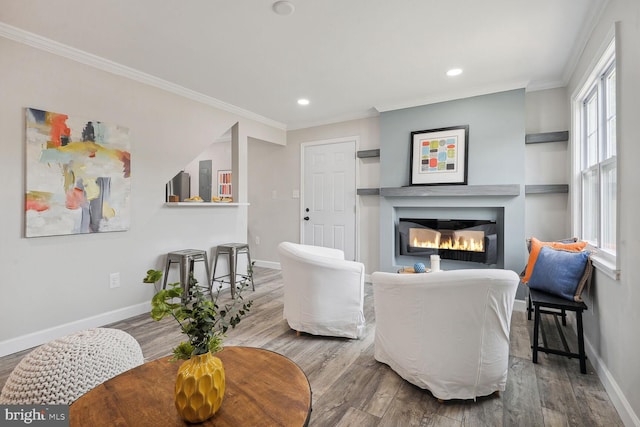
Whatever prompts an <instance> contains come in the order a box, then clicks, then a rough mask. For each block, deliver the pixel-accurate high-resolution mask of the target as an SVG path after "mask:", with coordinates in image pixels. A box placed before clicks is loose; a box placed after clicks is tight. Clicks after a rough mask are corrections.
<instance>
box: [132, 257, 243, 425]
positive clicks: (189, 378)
mask: <svg viewBox="0 0 640 427" xmlns="http://www.w3.org/2000/svg"><path fill="white" fill-rule="evenodd" d="M161 278H162V272H161V271H159V270H149V271H147V276H146V277H145V278H144V279H143V282H144V283H153V284H156V283H157V282H158V281H159V280H160V279H161ZM237 285H238V290H237V292H236V295H235V298H233V299H232V300H231V301H230V302H229V303H226V304H224V305H222V304H220V303H219V299H220V292H221V290H222V284H221V285H220V286H219V287H218V288H217V290H216V291H215V292H214V291H213V289H211V291H210V290H209V288H204V287H202V286H199V285H198V282H197V281H196V280H195V279H194V278H193V276H191V277H190V283H189V286H188V291H187V295H183V289H182V287H181V284H180V283H179V282H178V283H171V284H169V285H167V288H166V289H161V290H159V291H157V293H156V294H155V295H154V296H153V298H152V300H151V317H152V318H153V319H154V320H158V321H159V320H161V319H163V318H165V317H167V316H171V317H173V318H174V319H175V320H176V321H177V322H178V324H179V325H180V330H181V332H182V333H183V334H185V335H187V336H188V337H189V339H188V340H186V341H183V342H181V343H180V344H179V345H178V346H176V347H175V348H174V349H173V357H172V360H174V361H175V360H178V359H183V360H185V362H184V363H183V364H182V365H181V366H180V368H179V370H178V377H177V379H176V388H175V405H176V408H177V410H178V413H179V414H180V416H181V417H182V418H183V419H185V420H186V421H188V422H192V423H195V422H202V421H204V420H206V419H208V418H210V417H212V416H213V415H214V414H215V413H216V412H217V411H218V409H219V408H220V405H221V404H222V398H223V397H224V390H225V377H224V367H223V366H222V361H221V360H220V359H219V358H218V357H215V356H214V354H215V353H217V352H219V351H220V350H222V343H223V339H224V337H225V333H226V332H227V331H228V330H229V328H235V327H236V326H237V325H238V323H240V320H241V319H242V318H243V317H244V316H245V315H246V314H247V313H248V312H249V310H250V308H251V306H252V304H253V301H244V300H243V298H242V290H243V289H244V288H245V287H246V286H247V282H246V281H242V282H239V283H237Z"/></svg>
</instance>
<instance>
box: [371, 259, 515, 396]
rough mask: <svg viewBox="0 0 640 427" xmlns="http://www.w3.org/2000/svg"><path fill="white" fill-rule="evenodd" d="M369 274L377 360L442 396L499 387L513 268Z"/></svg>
mask: <svg viewBox="0 0 640 427" xmlns="http://www.w3.org/2000/svg"><path fill="white" fill-rule="evenodd" d="M371 279H372V282H373V298H374V308H375V316H376V331H375V341H374V343H375V353H374V356H375V359H376V360H378V361H380V362H382V363H385V364H387V365H389V366H390V367H391V369H393V370H394V371H395V372H397V373H398V374H399V375H400V376H401V377H402V378H404V379H405V380H407V381H409V382H410V383H412V384H414V385H416V386H418V387H420V388H424V389H428V390H430V391H431V393H432V394H433V395H434V396H435V397H436V398H438V399H442V400H448V399H475V398H476V397H477V396H486V395H489V394H492V393H494V392H496V391H504V389H505V386H506V382H507V372H508V368H509V329H510V326H511V312H512V310H513V302H514V299H515V293H516V289H517V287H518V282H519V277H518V275H517V274H516V273H515V272H513V271H508V270H497V269H473V270H453V271H441V272H437V273H423V274H393V273H381V272H375V273H373V274H372V276H371Z"/></svg>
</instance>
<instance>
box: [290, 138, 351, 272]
mask: <svg viewBox="0 0 640 427" xmlns="http://www.w3.org/2000/svg"><path fill="white" fill-rule="evenodd" d="M302 162H303V163H302V183H303V184H302V199H301V201H302V206H301V207H302V226H301V233H302V243H304V244H306V245H315V246H325V247H328V248H335V249H341V250H342V251H344V255H345V259H348V260H355V258H356V141H355V139H353V138H352V139H343V140H339V141H327V142H325V143H322V142H320V143H308V144H302Z"/></svg>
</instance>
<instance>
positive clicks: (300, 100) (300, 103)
mask: <svg viewBox="0 0 640 427" xmlns="http://www.w3.org/2000/svg"><path fill="white" fill-rule="evenodd" d="M298 104H299V105H309V100H308V99H305V98H300V99H298Z"/></svg>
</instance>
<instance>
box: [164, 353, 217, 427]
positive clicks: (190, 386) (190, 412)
mask: <svg viewBox="0 0 640 427" xmlns="http://www.w3.org/2000/svg"><path fill="white" fill-rule="evenodd" d="M224 389H225V382H224V367H223V366H222V361H221V360H220V359H219V358H217V357H215V356H214V355H212V354H211V353H206V354H200V355H197V356H192V357H191V359H189V360H186V361H185V362H184V363H183V364H182V366H180V368H179V369H178V378H177V379H176V390H175V392H176V393H175V403H176V409H177V410H178V414H180V416H181V417H182V418H183V419H184V420H185V421H188V422H190V423H200V422H202V421H204V420H206V419H208V418H211V417H212V416H213V414H215V413H216V412H217V411H218V409H220V405H222V398H223V397H224Z"/></svg>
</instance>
